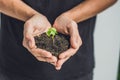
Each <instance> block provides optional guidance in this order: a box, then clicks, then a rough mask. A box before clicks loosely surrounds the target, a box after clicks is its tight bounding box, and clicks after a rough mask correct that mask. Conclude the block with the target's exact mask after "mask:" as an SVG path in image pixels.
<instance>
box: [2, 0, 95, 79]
mask: <svg viewBox="0 0 120 80" xmlns="http://www.w3.org/2000/svg"><path fill="white" fill-rule="evenodd" d="M23 1H24V2H25V3H26V4H28V5H29V6H31V7H32V8H33V9H35V10H36V11H38V12H40V13H42V14H43V15H45V16H46V17H47V18H48V20H49V21H50V23H51V24H53V22H54V20H55V19H56V18H57V17H58V16H59V15H60V14H61V13H63V12H65V11H67V10H69V9H71V8H73V7H75V6H76V5H78V4H80V3H81V2H83V1H84V0H23ZM18 5H19V4H18ZM95 20H96V17H92V18H90V19H88V20H85V21H83V22H80V23H78V26H79V28H78V29H79V33H80V36H81V38H82V41H83V44H82V46H81V47H80V49H79V50H78V52H77V53H76V54H75V55H74V56H72V57H71V58H70V59H69V60H68V61H66V62H65V63H64V65H63V66H62V69H61V70H60V71H57V70H55V68H54V66H52V65H51V64H49V63H45V62H40V61H37V60H36V59H35V57H33V56H32V54H31V53H30V52H29V51H27V49H25V48H24V47H23V45H22V41H23V26H24V22H22V21H20V20H17V19H14V18H12V17H9V16H6V15H4V14H2V15H1V21H2V22H1V38H0V39H1V44H0V45H1V49H0V68H1V69H2V72H3V73H4V74H5V75H8V76H9V77H10V76H14V77H15V76H18V77H21V78H23V79H21V80H24V78H26V79H25V80H76V79H77V78H79V77H82V76H84V75H87V74H88V73H90V72H91V71H92V70H93V68H94V54H93V52H94V50H93V32H94V26H95ZM12 80H13V79H12ZM16 80H17V79H16Z"/></svg>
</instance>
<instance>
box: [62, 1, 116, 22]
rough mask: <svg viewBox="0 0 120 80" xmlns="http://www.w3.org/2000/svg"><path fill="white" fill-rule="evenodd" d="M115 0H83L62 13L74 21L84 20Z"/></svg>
mask: <svg viewBox="0 0 120 80" xmlns="http://www.w3.org/2000/svg"><path fill="white" fill-rule="evenodd" d="M116 1H117V0H85V1H84V2H83V3H81V4H79V5H78V6H76V7H74V8H73V9H71V10H69V11H67V12H65V13H64V15H65V16H68V17H69V18H71V19H73V20H74V21H76V22H81V21H84V20H86V19H88V18H90V17H93V16H95V15H96V14H98V13H100V12H101V11H103V10H105V9H106V8H108V7H109V6H111V5H112V4H114V3H115V2H116Z"/></svg>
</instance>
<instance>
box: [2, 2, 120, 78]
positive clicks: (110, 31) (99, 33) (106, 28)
mask: <svg viewBox="0 0 120 80" xmlns="http://www.w3.org/2000/svg"><path fill="white" fill-rule="evenodd" d="M119 8H120V0H118V2H117V4H115V5H114V6H112V7H111V8H109V9H107V10H105V11H104V12H102V13H100V14H99V15H98V18H97V23H96V29H95V34H94V41H95V60H96V67H95V70H94V80H117V70H118V61H119V50H120V36H119V35H120V9H119ZM0 24H1V23H0Z"/></svg>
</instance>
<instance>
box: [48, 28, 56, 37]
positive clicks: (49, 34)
mask: <svg viewBox="0 0 120 80" xmlns="http://www.w3.org/2000/svg"><path fill="white" fill-rule="evenodd" d="M46 34H47V36H48V37H50V36H52V38H53V39H54V36H55V35H56V34H57V30H56V29H55V28H53V27H51V28H49V29H48V31H47V32H46Z"/></svg>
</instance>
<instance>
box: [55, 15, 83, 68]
mask: <svg viewBox="0 0 120 80" xmlns="http://www.w3.org/2000/svg"><path fill="white" fill-rule="evenodd" d="M53 27H55V28H56V29H57V31H58V32H60V33H63V34H66V35H69V36H70V44H71V47H70V48H69V49H68V50H67V51H65V52H63V53H61V54H60V55H59V59H58V61H57V63H56V67H55V68H56V69H57V70H60V69H61V67H62V65H63V63H65V62H66V61H67V60H68V59H69V58H70V57H71V56H73V55H74V54H75V53H76V52H77V50H78V49H79V47H80V46H81V44H82V40H81V38H80V35H79V32H78V25H77V23H76V22H75V21H73V20H72V19H70V18H69V17H67V16H66V15H64V14H62V15H60V16H59V17H57V18H56V20H55V22H54V25H53Z"/></svg>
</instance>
